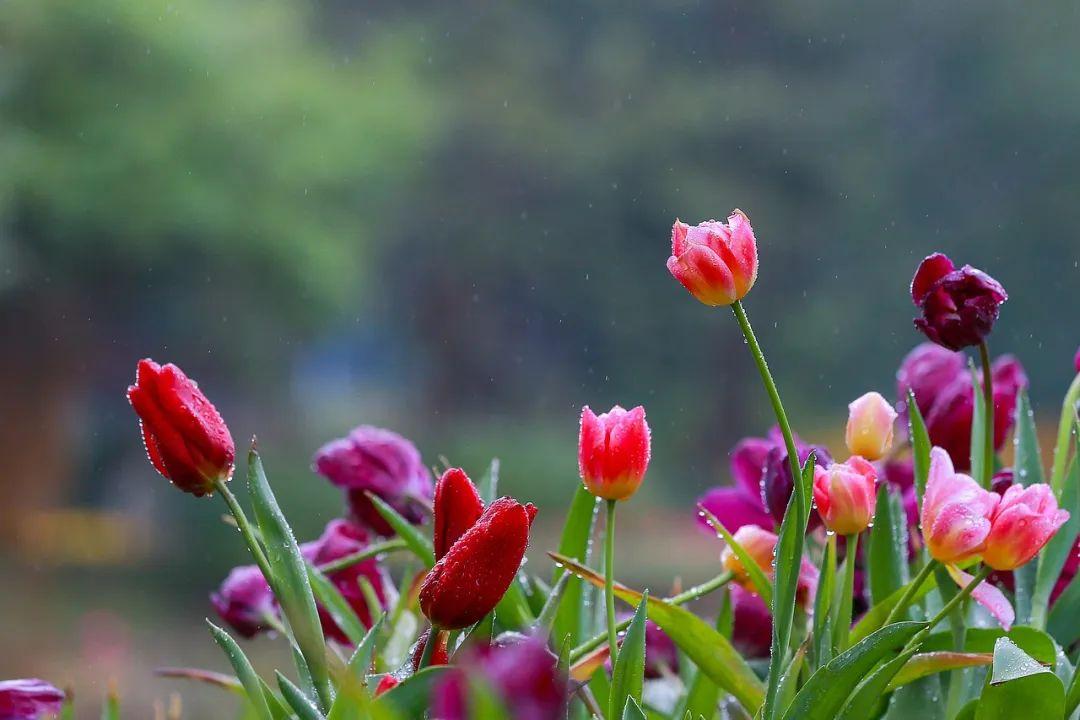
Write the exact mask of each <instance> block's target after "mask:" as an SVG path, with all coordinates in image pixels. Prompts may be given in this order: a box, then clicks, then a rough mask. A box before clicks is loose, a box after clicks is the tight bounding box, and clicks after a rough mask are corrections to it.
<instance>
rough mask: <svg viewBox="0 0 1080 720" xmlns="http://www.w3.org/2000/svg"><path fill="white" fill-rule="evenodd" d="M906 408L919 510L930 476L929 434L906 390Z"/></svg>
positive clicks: (912, 396) (911, 397)
mask: <svg viewBox="0 0 1080 720" xmlns="http://www.w3.org/2000/svg"><path fill="white" fill-rule="evenodd" d="M907 406H908V429H909V431H910V433H911V460H912V463H913V465H914V470H915V497H916V499H917V501H918V504H919V507H920V508H921V507H922V498H923V494H924V493H925V492H926V480H927V478H928V477H929V476H930V434H929V433H928V432H927V431H926V421H925V420H923V416H922V412H920V411H919V406H918V404H917V403H916V402H915V393H913V392H912V391H911V390H908V394H907Z"/></svg>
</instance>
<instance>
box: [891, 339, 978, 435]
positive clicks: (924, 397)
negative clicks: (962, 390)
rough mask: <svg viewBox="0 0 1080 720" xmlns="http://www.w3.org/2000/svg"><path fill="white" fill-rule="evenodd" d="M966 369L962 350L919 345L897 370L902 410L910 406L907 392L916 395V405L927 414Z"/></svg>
mask: <svg viewBox="0 0 1080 720" xmlns="http://www.w3.org/2000/svg"><path fill="white" fill-rule="evenodd" d="M966 373H967V362H966V360H965V359H964V355H963V353H958V352H954V351H953V350H949V349H948V348H943V347H941V346H940V345H935V344H934V343H929V342H924V343H920V344H919V345H916V346H915V348H914V349H912V351H911V352H909V353H908V354H907V356H906V357H905V358H904V359H903V361H901V363H900V369H899V370H897V371H896V395H897V399H898V400H899V402H898V405H900V406H901V409H902V411H903V412H906V408H907V393H908V391H909V390H910V391H911V392H912V394H913V395H915V405H916V406H917V407H918V408H919V412H921V413H922V415H923V417H924V418H925V417H926V416H927V415H929V414H930V406H931V405H932V404H933V402H934V400H935V399H936V398H937V397H938V396H939V395H941V393H942V392H944V391H945V388H947V387H948V386H949V385H952V383H953V381H954V380H956V378H957V377H959V376H960V375H963V374H966Z"/></svg>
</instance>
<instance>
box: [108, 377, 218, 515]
mask: <svg viewBox="0 0 1080 720" xmlns="http://www.w3.org/2000/svg"><path fill="white" fill-rule="evenodd" d="M127 397H128V402H130V403H131V407H132V408H134V409H135V413H136V414H137V415H138V416H139V424H140V426H141V428H142V436H143V444H144V445H145V446H146V454H147V456H148V457H149V458H150V462H151V463H153V465H154V467H155V468H156V469H157V471H158V472H159V473H161V474H162V475H164V476H165V477H166V478H168V479H169V480H171V481H172V483H173V485H175V486H176V487H178V488H179V489H181V490H183V491H184V492H187V493H191V494H192V495H194V496H196V497H202V496H203V495H207V494H209V493H212V492H213V491H214V483H216V482H217V481H218V480H228V479H229V478H230V477H232V472H233V462H234V460H235V458H236V447H235V446H234V445H233V439H232V435H230V434H229V428H228V427H227V426H226V425H225V421H224V420H222V419H221V415H220V414H219V413H218V411H217V409H216V408H214V406H213V405H212V404H211V403H210V401H209V400H207V399H206V396H205V395H203V393H202V391H201V390H199V386H198V385H196V384H195V381H193V380H191V379H189V378H188V376H187V375H185V374H184V372H183V370H181V369H180V368H178V367H176V366H175V365H173V364H172V363H169V364H168V365H165V366H161V365H158V364H157V363H156V362H154V361H153V360H150V359H145V360H140V361H139V365H138V368H137V370H136V371H135V384H134V385H131V386H129V387H128V389H127Z"/></svg>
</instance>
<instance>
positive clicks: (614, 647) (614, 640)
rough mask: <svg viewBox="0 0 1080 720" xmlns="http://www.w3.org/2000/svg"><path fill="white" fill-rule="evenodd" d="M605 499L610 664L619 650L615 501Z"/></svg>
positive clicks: (605, 590)
mask: <svg viewBox="0 0 1080 720" xmlns="http://www.w3.org/2000/svg"><path fill="white" fill-rule="evenodd" d="M616 502H617V501H616V500H608V501H607V522H606V523H605V524H604V600H605V602H606V603H607V635H608V645H609V646H610V648H611V666H612V667H615V657H616V655H617V654H618V652H619V633H618V630H617V629H616V627H615V503H616Z"/></svg>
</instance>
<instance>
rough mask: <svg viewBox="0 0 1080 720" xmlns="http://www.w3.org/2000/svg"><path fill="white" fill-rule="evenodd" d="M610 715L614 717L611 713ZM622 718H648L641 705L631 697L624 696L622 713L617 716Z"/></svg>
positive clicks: (628, 719) (641, 719) (642, 719)
mask: <svg viewBox="0 0 1080 720" xmlns="http://www.w3.org/2000/svg"><path fill="white" fill-rule="evenodd" d="M612 717H616V716H615V715H613V716H612ZM617 717H621V718H622V720H648V719H647V717H646V715H645V711H644V710H642V709H641V705H639V704H638V701H637V700H635V699H634V698H633V697H628V698H626V705H624V706H623V711H622V714H621V715H619V716H617Z"/></svg>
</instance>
